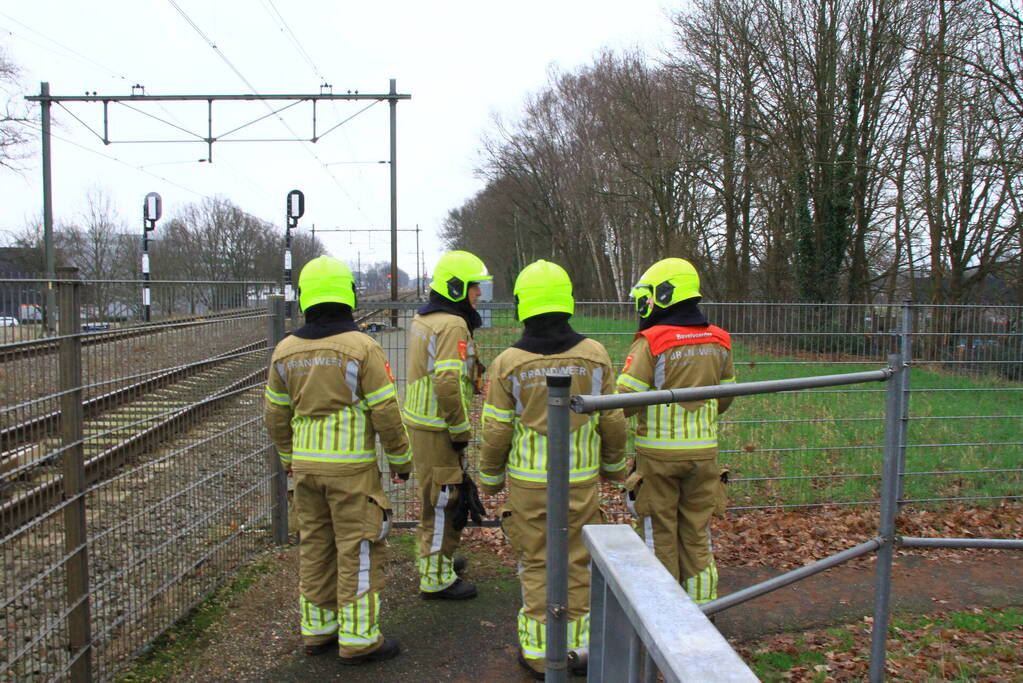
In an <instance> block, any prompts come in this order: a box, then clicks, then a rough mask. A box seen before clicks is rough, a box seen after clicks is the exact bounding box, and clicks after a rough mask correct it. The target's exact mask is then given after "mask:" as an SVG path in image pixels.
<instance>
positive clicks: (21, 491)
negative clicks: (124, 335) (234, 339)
mask: <svg viewBox="0 0 1023 683" xmlns="http://www.w3.org/2000/svg"><path fill="white" fill-rule="evenodd" d="M265 347H266V342H265V341H264V340H261V341H259V342H254V343H252V344H248V345H245V346H242V347H238V348H236V349H233V350H232V351H230V352H228V353H225V354H220V355H219V356H216V357H214V358H210V359H207V360H205V361H202V362H199V363H194V364H191V365H189V366H186V367H182V368H175V369H173V370H169V371H166V372H163V373H160V374H158V375H156V376H154V377H150V378H147V379H145V380H143V381H140V382H136V383H134V384H132V385H130V386H128V387H124V388H122V389H119V390H117V391H114V392H109V393H107V394H104V395H102V396H97V397H95V398H93V399H90V400H89V401H86V402H85V403H84V404H83V405H84V407H85V421H84V425H83V428H84V429H83V431H84V439H83V443H82V446H83V451H84V458H85V473H86V485H87V486H88V485H91V484H94V483H95V482H97V481H99V480H101V479H103V478H104V477H107V476H109V475H111V474H112V473H113V472H115V471H116V470H117V468H119V467H120V466H121V465H123V464H124V463H125V462H127V461H129V460H130V459H132V458H133V457H136V456H137V455H140V454H142V453H144V452H145V451H147V450H148V449H150V448H152V446H153V445H154V444H155V443H157V442H158V441H162V440H164V439H166V438H167V437H169V436H171V435H173V434H174V433H175V432H177V431H180V430H182V429H184V428H187V427H188V426H191V425H194V424H196V423H197V422H198V421H199V420H200V419H202V417H203V416H204V415H205V414H208V413H210V412H212V411H213V410H214V409H215V408H216V406H217V404H218V403H219V402H221V401H223V400H224V399H226V398H229V397H230V396H232V395H233V394H235V393H237V392H239V391H240V390H244V389H247V388H251V387H255V386H259V385H260V384H261V383H262V382H263V380H264V378H265V376H266V356H265V354H264V353H261V352H260V351H261V350H262V349H265ZM199 397H205V398H202V399H200V400H197V399H199ZM60 419H61V418H60V412H59V411H56V412H53V413H49V414H46V415H42V416H38V417H35V418H32V419H30V420H26V421H25V422H23V423H21V424H18V425H14V426H11V427H9V428H7V429H5V430H3V433H2V439H3V441H2V443H3V445H4V447H3V452H2V453H0V533H2V534H7V533H10V532H11V531H13V530H14V529H17V528H18V527H19V526H21V525H22V524H24V523H26V522H28V521H29V520H31V519H33V518H34V517H36V516H38V515H39V514H42V513H43V512H45V511H47V510H49V509H51V508H52V507H53V506H54V505H57V504H59V502H60V501H61V500H62V498H63V485H62V463H61V457H60V452H61V448H62V443H61V439H60V435H59V429H60Z"/></svg>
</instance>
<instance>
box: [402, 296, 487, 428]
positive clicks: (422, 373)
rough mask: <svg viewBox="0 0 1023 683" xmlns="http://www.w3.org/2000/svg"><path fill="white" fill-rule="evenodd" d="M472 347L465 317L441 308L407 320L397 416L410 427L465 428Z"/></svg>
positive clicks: (472, 372)
mask: <svg viewBox="0 0 1023 683" xmlns="http://www.w3.org/2000/svg"><path fill="white" fill-rule="evenodd" d="M476 366H477V360H476V346H475V344H474V343H473V340H472V337H471V336H470V334H469V328H468V326H467V325H466V324H465V321H464V320H462V318H460V317H458V316H457V315H452V314H450V313H445V312H443V311H439V312H435V313H430V314H427V315H425V316H421V315H417V316H415V317H414V318H413V319H412V324H411V325H410V326H409V332H408V384H407V386H406V387H405V401H404V407H403V408H402V417H403V418H404V420H405V424H406V425H407V426H409V427H413V428H415V429H426V430H431V431H443V430H447V431H449V432H450V433H451V434H452V435H456V434H464V433H466V432H468V431H469V406H470V404H471V401H472V393H473V388H474V386H475V380H476V372H477V370H476Z"/></svg>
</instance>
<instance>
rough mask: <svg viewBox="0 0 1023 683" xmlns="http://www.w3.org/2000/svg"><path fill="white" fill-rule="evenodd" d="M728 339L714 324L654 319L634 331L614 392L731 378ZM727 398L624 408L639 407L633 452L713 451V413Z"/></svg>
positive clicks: (679, 455) (661, 455) (672, 456)
mask: <svg viewBox="0 0 1023 683" xmlns="http://www.w3.org/2000/svg"><path fill="white" fill-rule="evenodd" d="M731 348H732V342H731V338H730V337H729V335H728V333H727V332H725V331H724V330H722V329H721V328H720V327H715V326H714V325H695V326H688V327H683V326H677V325H654V326H653V327H650V328H648V329H645V330H643V331H641V332H639V333H637V334H636V338H635V341H633V343H632V347H631V348H630V349H629V355H628V357H626V359H625V366H624V367H623V368H622V374H621V375H620V376H619V377H618V383H617V384H618V392H619V393H627V392H633V391H653V390H657V389H678V388H689V387H705V386H714V385H716V384H726V383H729V382H734V381H735V368H734V367H733V365H732V354H731ZM731 402H732V399H731V398H722V399H707V400H703V401H687V402H685V403H671V404H668V405H653V406H646V407H645V408H634V409H631V410H626V414H633V413H635V412H638V413H639V420H638V426H637V429H636V452H637V453H640V454H643V455H646V456H649V457H651V458H655V459H662V460H703V459H706V458H713V457H715V455H716V454H717V444H718V441H717V416H718V413H719V412H724V411H725V410H726V409H727V408H728V406H729V405H731Z"/></svg>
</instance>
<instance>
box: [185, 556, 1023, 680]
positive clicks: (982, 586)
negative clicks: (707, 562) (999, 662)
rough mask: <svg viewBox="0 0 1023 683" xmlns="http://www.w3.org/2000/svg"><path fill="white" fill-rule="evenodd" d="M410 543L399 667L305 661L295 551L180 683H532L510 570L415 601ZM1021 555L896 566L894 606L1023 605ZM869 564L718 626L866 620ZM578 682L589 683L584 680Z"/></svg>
mask: <svg viewBox="0 0 1023 683" xmlns="http://www.w3.org/2000/svg"><path fill="white" fill-rule="evenodd" d="M409 547H410V546H409V543H408V541H407V540H406V541H404V542H401V541H399V542H397V543H392V548H391V554H390V557H389V562H388V567H387V574H388V586H387V589H386V591H385V594H384V600H385V602H384V608H383V609H384V612H383V618H382V626H383V630H384V633H385V634H386V635H388V636H392V637H396V638H398V639H399V640H400V641H401V642H402V644H403V648H404V651H403V653H402V654H401V656H399V657H398V658H397V659H394V660H391V661H388V662H381V663H376V664H372V665H367V666H362V667H343V666H341V665H339V664H338V663H337V662H336V661H335V660H334V658H333V657H332V656H330V655H323V656H318V657H307V656H305V655H304V654H302V653H301V652H300V644H301V639H300V637H299V636H298V634H297V628H298V624H297V615H296V613H295V611H296V610H295V604H296V602H297V590H296V582H297V572H296V569H295V565H296V563H297V552H296V550H295V549H294V548H291V549H288V550H286V551H283V552H278V553H276V554H275V555H274V556H273V558H272V564H271V571H270V572H269V573H268V574H266V575H265V578H263V579H261V580H260V581H259V582H258V583H257V584H256V585H255V586H253V587H252V588H251V589H250V590H249V591H248V592H247V593H246V594H244V595H242V596H241V597H240V598H239V599H238V601H237V605H236V608H235V610H234V611H233V612H232V613H231V614H230V616H229V617H228V618H227V619H224V620H223V621H222V622H221V623H219V624H218V625H217V626H216V627H215V628H214V630H213V632H212V634H211V638H210V641H209V643H208V644H207V645H206V647H205V649H204V650H203V651H202V652H200V653H198V654H197V656H196V657H195V659H194V660H193V661H192V662H191V663H190V664H189V665H188V666H187V668H186V669H185V670H183V671H181V672H180V674H179V675H178V676H176V677H175V678H174V680H178V681H199V680H202V681H209V680H225V681H226V680H247V681H294V682H298V681H332V680H344V681H387V682H389V683H394V682H396V681H473V682H476V681H526V680H530V679H529V678H528V677H526V676H525V675H524V674H523V673H522V672H521V671H520V669H519V668H518V664H517V662H516V656H517V645H516V643H517V636H516V633H515V616H516V613H517V611H518V608H519V605H520V594H519V588H518V583H517V581H516V580H515V575H514V571H513V570H512V569H511V568H510V567H507V566H505V565H504V564H502V563H501V562H500V561H499V560H498V559H497V558H495V557H494V556H493V555H491V554H489V553H485V552H477V553H472V552H470V553H469V560H470V568H469V576H468V577H467V578H470V579H471V580H473V581H475V582H476V583H477V585H478V586H479V588H480V596H479V598H477V599H476V600H471V601H467V602H458V603H444V602H438V601H424V600H420V599H419V597H418V591H417V578H416V576H415V570H414V567H413V564H412V562H411V560H410V559H409ZM1021 561H1023V557H1021V556H1020V555H1019V553H1015V554H1013V553H1010V552H988V551H976V552H975V553H970V554H969V555H967V556H965V557H963V556H959V557H957V558H955V559H954V560H952V561H949V560H942V559H941V558H940V556H938V555H935V554H919V555H906V556H900V557H898V558H897V560H896V564H895V568H894V571H893V593H892V599H893V608H894V610H896V611H905V612H913V613H926V612H936V611H946V610H957V609H964V608H969V607H975V606H989V607H998V606H1009V605H1015V606H1018V605H1023V591H1021V590H1020V588H1021V580H1020V578H1019V577H1020V576H1021V575H1023V572H1021V564H1020V563H1021ZM779 573H781V571H778V570H773V569H770V568H728V567H721V568H720V579H721V586H722V591H721V593H722V594H725V593H728V592H732V591H734V590H738V589H740V588H743V587H745V586H748V585H751V584H753V583H757V582H758V581H762V580H764V579H767V578H770V577H772V576H775V575H777V574H779ZM873 580H874V572H873V563H872V562H871V561H870V560H858V561H856V563H855V564H852V565H845V566H841V567H837V568H834V569H832V570H830V571H828V572H825V573H823V574H818V575H817V576H814V577H811V578H809V579H807V580H805V581H802V582H798V583H796V584H793V585H791V586H788V587H786V588H782V589H780V590H778V591H775V592H773V593H770V594H768V595H766V596H762V597H760V598H757V599H756V600H753V601H750V602H748V603H745V604H744V605H740V606H738V607H735V608H732V609H730V610H728V611H726V612H724V613H721V614H719V615H718V617H717V622H716V623H717V626H718V628H719V629H720V630H721V632H722V633H724V635H725V636H727V637H729V638H730V639H733V640H748V639H752V638H756V637H758V636H762V635H765V634H770V633H776V632H783V631H801V630H804V629H809V628H814V627H820V626H824V625H829V624H836V623H849V622H854V621H859V620H862V618H863V617H864V616H868V615H871V614H872V612H873V590H874V589H873ZM576 680H582V679H581V678H579V679H576Z"/></svg>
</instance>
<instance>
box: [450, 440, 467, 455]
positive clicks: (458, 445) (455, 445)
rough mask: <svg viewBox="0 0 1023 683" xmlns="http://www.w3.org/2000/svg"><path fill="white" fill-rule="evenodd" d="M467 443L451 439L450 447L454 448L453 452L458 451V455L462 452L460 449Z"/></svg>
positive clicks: (462, 449) (463, 448)
mask: <svg viewBox="0 0 1023 683" xmlns="http://www.w3.org/2000/svg"><path fill="white" fill-rule="evenodd" d="M468 445H469V442H468V441H452V442H451V447H452V448H453V449H455V453H458V454H459V455H461V454H462V451H464V450H465V447H466V446H468Z"/></svg>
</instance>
